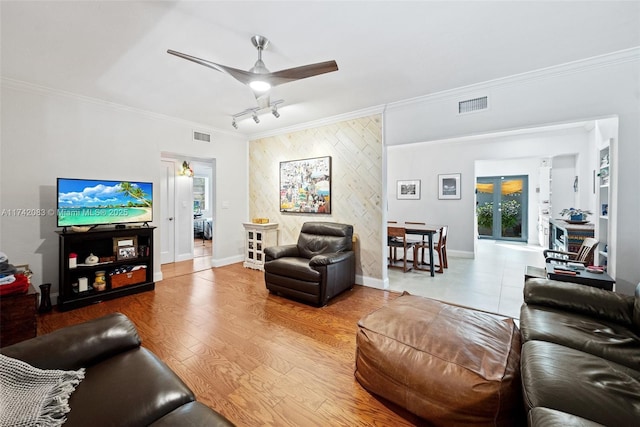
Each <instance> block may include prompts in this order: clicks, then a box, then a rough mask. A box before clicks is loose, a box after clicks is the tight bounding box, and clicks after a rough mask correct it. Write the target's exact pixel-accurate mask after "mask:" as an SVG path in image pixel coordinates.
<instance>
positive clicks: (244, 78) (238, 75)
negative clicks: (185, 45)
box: [167, 49, 255, 85]
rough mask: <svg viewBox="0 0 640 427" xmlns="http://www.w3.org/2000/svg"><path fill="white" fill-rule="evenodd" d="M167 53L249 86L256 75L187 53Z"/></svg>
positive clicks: (173, 51) (169, 51)
mask: <svg viewBox="0 0 640 427" xmlns="http://www.w3.org/2000/svg"><path fill="white" fill-rule="evenodd" d="M167 53H169V54H171V55H175V56H178V57H180V58H183V59H186V60H188V61H192V62H195V63H196V64H200V65H204V66H205V67H209V68H213V69H214V70H217V71H220V72H221V73H225V74H228V75H230V76H231V77H233V78H234V79H236V80H238V81H239V82H240V83H242V84H245V85H247V84H249V83H250V82H251V80H252V79H253V78H255V73H250V72H249V71H244V70H238V69H237V68H232V67H227V66H226V65H220V64H216V63H215V62H211V61H207V60H206V59H201V58H197V57H195V56H191V55H187V54H186V53H181V52H176V51H175V50H171V49H169V50H167Z"/></svg>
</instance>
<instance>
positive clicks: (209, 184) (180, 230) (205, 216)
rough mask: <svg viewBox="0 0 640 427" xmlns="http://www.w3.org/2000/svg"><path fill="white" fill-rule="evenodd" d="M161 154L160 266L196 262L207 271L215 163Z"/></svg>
mask: <svg viewBox="0 0 640 427" xmlns="http://www.w3.org/2000/svg"><path fill="white" fill-rule="evenodd" d="M162 154H163V158H162V159H161V161H162V178H161V182H160V192H161V193H162V197H161V211H162V212H161V216H162V221H163V223H162V233H161V235H162V242H161V246H162V250H161V252H162V257H161V258H162V262H161V264H163V265H167V264H172V263H181V262H187V261H188V262H189V263H190V264H193V265H194V266H195V264H196V261H197V264H198V266H203V268H199V267H198V269H200V270H201V269H204V268H210V266H211V263H212V259H213V253H214V252H215V248H214V247H215V239H214V235H215V227H214V224H215V218H214V216H215V195H214V188H215V182H214V176H215V159H205V158H189V157H186V156H178V155H175V154H171V153H162ZM185 164H186V167H185ZM194 190H195V191H194ZM194 268H195V267H194Z"/></svg>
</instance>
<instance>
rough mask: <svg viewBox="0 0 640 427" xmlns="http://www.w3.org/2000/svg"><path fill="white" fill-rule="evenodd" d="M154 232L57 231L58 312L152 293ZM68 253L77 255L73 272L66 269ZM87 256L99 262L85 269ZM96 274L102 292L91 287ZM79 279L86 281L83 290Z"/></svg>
mask: <svg viewBox="0 0 640 427" xmlns="http://www.w3.org/2000/svg"><path fill="white" fill-rule="evenodd" d="M154 230H155V227H149V226H147V227H138V228H124V229H120V228H119V229H114V228H110V229H103V228H97V229H95V230H90V231H86V232H74V231H67V230H66V227H65V228H63V230H62V231H58V232H57V233H58V240H59V253H58V255H59V267H58V268H59V272H58V274H59V282H58V285H59V290H58V309H59V310H60V311H67V310H72V309H74V308H79V307H84V306H86V305H89V304H94V303H98V302H102V301H106V300H110V299H114V298H119V297H122V296H126V295H132V294H136V293H139V292H144V291H150V290H153V289H155V283H154V281H153V232H154ZM119 243H120V245H119ZM130 243H132V244H130ZM123 246H124V247H123ZM121 249H125V250H121ZM71 253H75V254H77V264H78V265H77V266H76V267H75V268H69V254H71ZM91 254H93V255H95V256H97V257H99V262H98V263H97V264H92V265H87V264H85V259H86V258H87V257H88V256H89V255H91ZM99 271H104V272H105V277H106V282H107V283H106V289H104V290H98V289H94V288H93V286H92V285H93V283H94V281H95V277H96V272H99ZM111 273H114V274H113V275H112V274H111ZM80 278H86V279H87V284H88V289H87V290H84V289H83V290H80V284H79V283H80Z"/></svg>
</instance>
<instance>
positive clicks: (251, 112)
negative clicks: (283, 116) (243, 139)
mask: <svg viewBox="0 0 640 427" xmlns="http://www.w3.org/2000/svg"><path fill="white" fill-rule="evenodd" d="M283 102H284V101H283V100H282V99H279V100H277V101H273V102H271V103H269V105H267V106H264V107H255V108H247V109H246V110H244V111H242V112H240V113H237V114H234V115H233V116H231V126H233V127H234V129H238V119H240V120H242V119H243V118H245V117H246V116H251V117H252V118H253V121H254V122H256V123H260V118H259V117H258V114H260V113H263V112H267V111H271V114H273V116H274V117H275V118H278V117H280V113H279V112H278V105H280V104H282V103H283Z"/></svg>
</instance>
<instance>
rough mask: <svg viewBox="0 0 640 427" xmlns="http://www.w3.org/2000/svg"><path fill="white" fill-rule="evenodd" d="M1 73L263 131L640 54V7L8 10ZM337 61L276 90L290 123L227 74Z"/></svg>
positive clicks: (283, 5)
mask: <svg viewBox="0 0 640 427" xmlns="http://www.w3.org/2000/svg"><path fill="white" fill-rule="evenodd" d="M0 7H1V9H0V13H1V25H2V26H1V48H2V50H1V73H2V77H3V78H7V79H13V80H19V81H24V82H28V83H32V84H35V85H40V86H44V87H47V88H52V89H56V90H61V91H65V92H71V93H74V94H79V95H83V96H87V97H92V98H98V99H101V100H105V101H109V102H114V103H117V104H123V105H126V106H130V107H134V108H138V109H141V110H146V111H151V112H155V113H159V114H164V115H168V116H172V117H177V118H180V119H184V120H188V121H192V122H196V123H199V124H202V125H205V126H208V127H211V128H215V129H220V130H226V131H229V132H242V133H245V134H248V135H250V134H256V133H264V132H269V131H272V130H274V129H280V128H285V127H289V126H294V125H297V124H300V123H306V122H309V121H314V120H318V119H322V118H325V117H331V116H335V115H340V114H345V113H349V112H353V111H357V110H361V109H366V108H369V107H375V106H382V105H384V104H388V103H391V102H396V101H401V100H404V99H409V98H414V97H419V96H425V95H429V94H432V93H437V92H441V91H444V90H448V89H453V88H457V87H461V86H467V85H471V84H475V83H480V82H483V81H488V80H492V79H497V78H501V77H506V76H510V75H514V74H519V73H523V72H527V71H531V70H535V69H541V68H545V67H550V66H554V65H558V64H562V63H567V62H571V61H575V60H579V59H584V58H589V57H593V56H598V55H602V54H605V53H609V52H614V51H618V50H623V49H628V48H631V47H636V46H640V1H620V2H617V1H594V2H584V1H534V2H526V1H510V2H507V1H496V2H489V1H446V2H444V1H411V2H400V1H348V2H346V1H339V2H328V1H322V2H320V1H316V2H312V1H281V2H272V1H253V2H248V1H234V2H231V1H226V2H223V1H176V2H169V1H139V2H134V1H75V2H62V1H40V2H38V1H2V3H1V6H0ZM254 34H260V35H264V36H266V37H268V38H269V39H270V40H271V45H270V46H269V49H268V50H267V51H265V53H264V55H263V60H264V62H265V64H266V66H267V67H268V68H269V69H270V70H271V71H277V70H280V69H285V68H291V67H296V66H300V65H306V64H309V63H315V62H321V61H326V60H330V59H334V60H336V61H337V63H338V67H339V71H337V72H334V73H330V74H325V75H321V76H316V77H312V78H309V79H305V80H300V81H297V82H293V83H288V84H285V85H282V86H278V87H276V88H273V89H272V94H271V99H272V100H276V99H284V101H285V102H284V104H283V106H281V108H280V112H281V117H280V118H279V119H276V118H275V117H273V116H271V115H270V114H268V113H266V114H264V115H263V116H262V120H261V123H260V124H255V123H253V121H252V120H251V119H250V118H249V119H247V120H244V121H242V122H240V123H239V125H240V128H239V130H238V131H235V130H234V129H233V128H232V127H231V116H232V115H233V114H235V113H239V112H241V111H243V110H245V109H247V108H251V107H254V106H256V103H255V98H254V97H253V94H252V92H251V90H250V89H249V88H247V87H246V86H243V85H242V84H240V83H238V82H237V81H235V80H234V79H232V78H231V77H229V76H228V75H224V74H222V73H219V72H217V71H215V70H212V69H209V68H205V67H203V66H201V65H197V64H194V63H192V62H188V61H186V60H184V59H181V58H177V57H175V56H172V55H169V54H167V53H166V51H167V49H173V50H177V51H181V52H184V53H188V54H192V55H194V56H198V57H201V58H204V59H208V60H210V61H213V62H217V63H221V64H225V65H228V66H231V67H235V68H239V69H244V70H248V69H249V68H251V67H252V66H253V64H254V62H255V60H256V58H257V53H256V50H255V48H254V47H253V45H252V44H251V42H250V37H251V36H252V35H254Z"/></svg>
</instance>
